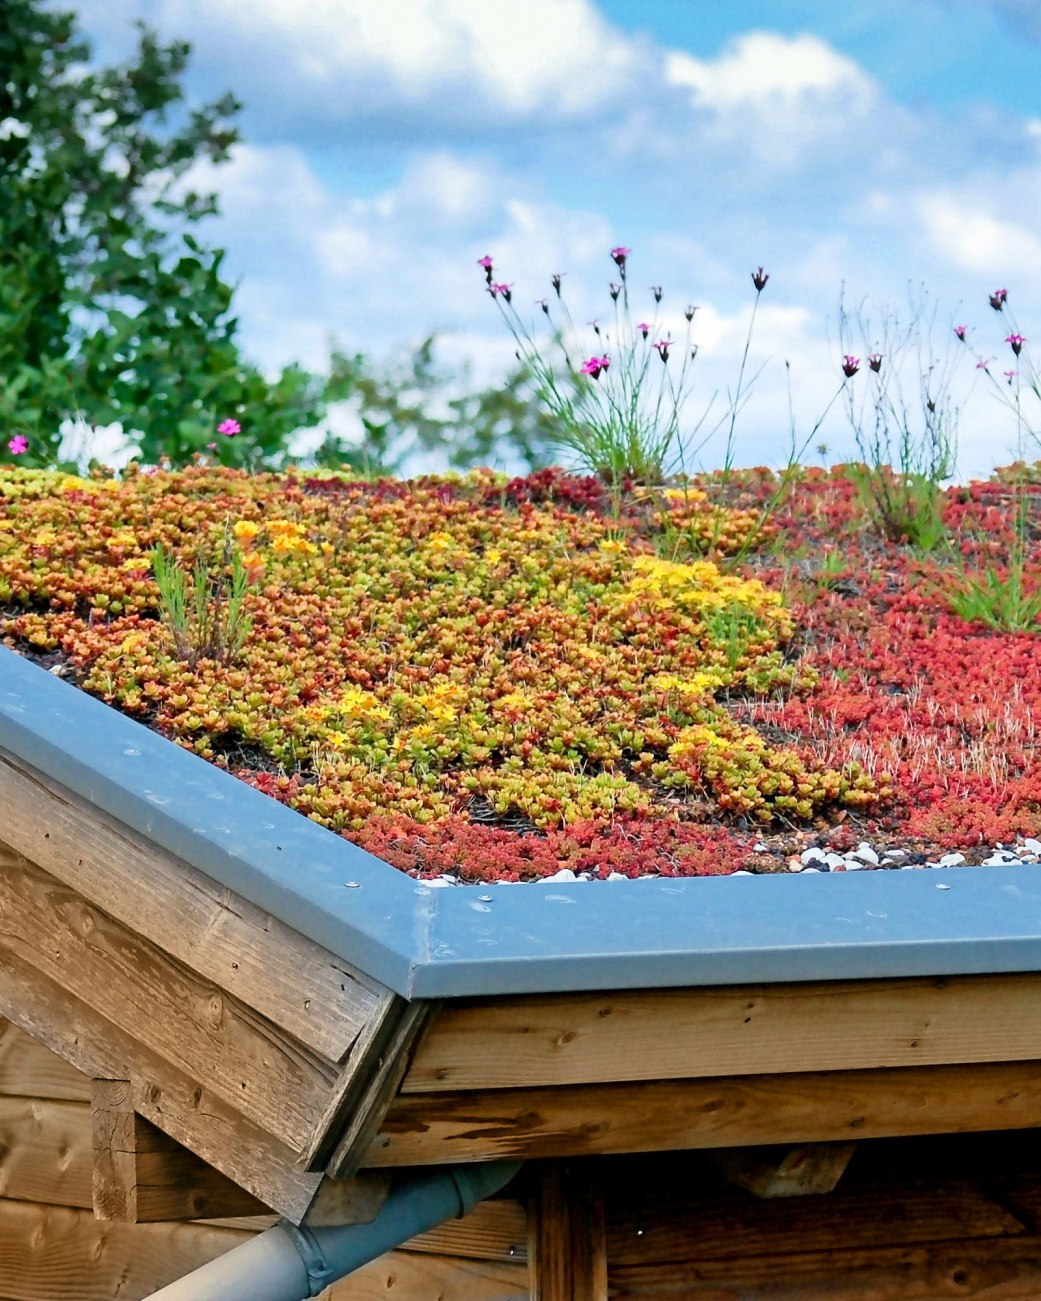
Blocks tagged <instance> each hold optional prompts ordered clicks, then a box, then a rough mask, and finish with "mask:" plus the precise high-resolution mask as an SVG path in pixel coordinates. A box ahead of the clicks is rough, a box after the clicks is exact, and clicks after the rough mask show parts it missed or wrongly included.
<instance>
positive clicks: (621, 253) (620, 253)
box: [611, 244, 632, 267]
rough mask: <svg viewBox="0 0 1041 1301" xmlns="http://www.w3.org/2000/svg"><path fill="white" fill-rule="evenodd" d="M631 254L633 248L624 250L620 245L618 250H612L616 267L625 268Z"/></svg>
mask: <svg viewBox="0 0 1041 1301" xmlns="http://www.w3.org/2000/svg"><path fill="white" fill-rule="evenodd" d="M631 252H632V249H631V248H622V246H621V245H620V244H619V246H618V247H617V248H613V249H612V250H611V256H612V257H613V258H614V261H615V266H619V267H624V266H625V259H626V258H627V257H628V256H629V254H630V253H631Z"/></svg>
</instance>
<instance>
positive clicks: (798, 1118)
mask: <svg viewBox="0 0 1041 1301" xmlns="http://www.w3.org/2000/svg"><path fill="white" fill-rule="evenodd" d="M0 865H2V872H0V1014H2V1016H3V1017H5V1018H6V1022H5V1023H4V1024H3V1026H2V1030H0V1298H3V1299H4V1301H15V1299H16V1298H17V1299H18V1301H43V1299H44V1298H47V1301H56V1299H59V1298H70V1299H72V1298H75V1299H76V1301H87V1299H89V1301H93V1299H94V1298H107V1297H119V1298H121V1299H122V1301H132V1299H133V1298H137V1297H145V1296H151V1295H154V1294H157V1293H159V1294H160V1295H161V1294H162V1291H161V1290H163V1291H165V1290H166V1289H167V1288H168V1287H169V1288H171V1289H172V1288H173V1287H175V1286H176V1285H177V1281H178V1280H181V1285H182V1287H183V1288H186V1289H188V1290H183V1291H182V1292H179V1293H177V1294H176V1295H179V1296H182V1295H183V1296H185V1297H187V1296H197V1297H208V1296H211V1295H212V1296H225V1297H228V1298H229V1299H230V1298H233V1297H235V1296H239V1295H241V1296H243V1297H246V1296H249V1297H253V1296H254V1295H255V1293H254V1291H253V1290H251V1289H250V1290H245V1291H242V1290H240V1291H235V1290H229V1288H228V1286H227V1285H225V1286H224V1290H220V1288H219V1285H218V1284H213V1285H212V1286H213V1288H214V1289H215V1290H213V1291H207V1290H206V1289H207V1287H210V1286H211V1284H209V1283H208V1282H207V1281H206V1278H205V1275H204V1273H199V1274H195V1271H196V1270H198V1269H199V1267H201V1266H205V1264H206V1262H207V1261H209V1260H217V1259H223V1260H224V1261H225V1262H231V1261H233V1260H234V1259H236V1257H234V1256H233V1255H232V1254H230V1253H231V1251H232V1249H233V1248H235V1247H241V1246H243V1244H247V1243H256V1242H259V1241H261V1239H260V1238H258V1237H256V1236H255V1235H257V1234H258V1233H260V1231H261V1230H264V1229H267V1228H268V1226H270V1225H272V1224H273V1223H274V1222H275V1221H276V1220H279V1221H280V1223H281V1224H282V1225H283V1226H285V1227H283V1228H282V1229H279V1230H278V1231H277V1233H278V1234H280V1235H282V1236H281V1238H280V1242H282V1244H283V1247H284V1249H285V1250H286V1251H296V1252H298V1253H299V1257H298V1261H297V1263H296V1265H295V1266H294V1267H298V1268H299V1269H300V1270H301V1271H302V1273H301V1277H302V1278H303V1279H304V1281H305V1283H306V1288H307V1290H304V1289H303V1288H301V1290H300V1291H299V1295H301V1296H304V1295H318V1294H322V1295H324V1296H327V1297H330V1298H336V1301H347V1299H348V1298H352V1299H353V1298H358V1299H359V1301H361V1299H362V1298H370V1297H371V1298H375V1297H384V1298H386V1297H390V1298H392V1299H394V1301H412V1299H413V1298H415V1301H429V1299H430V1298H434V1297H437V1298H441V1299H442V1301H506V1299H507V1298H510V1299H512V1298H523V1297H529V1296H530V1297H537V1298H541V1299H542V1301H576V1299H580V1301H586V1299H587V1298H588V1299H589V1301H594V1299H596V1298H607V1297H608V1296H610V1297H630V1296H631V1297H652V1296H662V1297H665V1296H671V1297H681V1296H682V1297H687V1296H690V1297H706V1298H708V1297H711V1298H724V1297H727V1298H731V1297H758V1296H771V1297H783V1296H790V1297H807V1296H812V1297H821V1298H824V1297H836V1298H838V1297H842V1298H863V1299H864V1301H867V1298H869V1297H871V1298H878V1297H890V1296H892V1297H894V1298H896V1297H901V1298H902V1297H920V1298H926V1297H948V1296H959V1297H969V1296H981V1297H982V1296H987V1297H994V1298H996V1297H1000V1298H1007V1297H1036V1296H1038V1295H1041V1234H1039V1228H1041V1225H1039V1217H1041V1180H1039V1179H1038V1178H1037V1177H1036V1175H1035V1173H1034V1171H1035V1170H1036V1169H1037V1160H1036V1157H1037V1153H1038V1151H1039V1147H1038V1144H1037V1143H1035V1141H1034V1135H1033V1133H1032V1131H1033V1130H1034V1128H1035V1127H1038V1126H1041V1013H1039V1011H1038V1007H1039V999H1038V992H1039V977H1038V975H1037V973H1038V972H1039V971H1041V868H1039V867H1016V868H988V869H976V868H955V869H947V870H944V871H894V872H870V873H858V874H850V875H836V876H825V875H821V876H814V877H809V876H784V877H758V878H757V877H731V878H711V879H695V880H653V881H632V882H629V881H626V882H602V883H581V882H576V883H574V884H571V883H568V884H561V883H544V884H539V885H524V886H490V887H487V888H481V887H457V888H445V889H435V888H433V887H431V886H429V885H426V884H423V883H421V882H417V881H415V880H413V879H411V878H409V877H408V876H406V875H404V874H402V873H400V872H397V871H395V870H393V869H392V868H390V867H388V866H387V865H385V864H383V863H381V862H379V861H378V860H376V859H374V858H372V857H371V856H369V855H367V854H365V853H364V852H362V851H361V850H359V849H357V848H355V847H354V846H352V845H350V844H348V843H347V842H346V841H344V840H342V839H340V838H338V837H336V836H334V835H333V834H331V833H329V832H327V831H325V830H324V829H322V828H320V827H318V826H317V825H315V824H314V823H311V822H309V821H308V820H306V819H305V818H302V817H300V816H299V815H298V814H296V813H294V812H292V811H291V810H288V809H286V808H284V807H282V806H281V805H278V804H276V803H275V802H274V801H272V800H270V799H268V798H267V797H266V796H264V795H262V794H260V793H259V792H257V791H254V790H252V789H250V788H248V787H246V786H244V785H242V784H241V783H239V782H237V781H236V780H235V779H234V778H232V777H230V776H229V775H228V774H226V773H224V772H221V771H220V770H218V769H216V768H213V767H211V766H209V765H207V764H206V763H204V762H203V761H202V760H200V759H198V758H196V757H195V756H193V755H191V754H189V753H187V752H186V751H184V750H181V749H179V748H178V747H177V746H175V745H173V744H171V743H169V742H167V741H165V740H164V739H162V738H161V737H159V736H157V735H155V734H153V733H152V732H150V731H149V730H147V729H146V728H144V727H142V726H141V725H139V724H137V723H134V722H132V721H130V720H128V719H126V718H125V717H123V716H122V715H120V714H119V713H117V712H115V711H114V710H111V709H109V708H108V707H106V706H104V705H102V704H100V703H99V702H97V701H95V700H92V699H90V698H88V697H86V696H84V695H83V694H82V693H79V692H77V691H76V690H74V689H73V688H71V687H69V686H68V685H66V684H65V683H62V682H61V681H60V680H58V679H57V678H55V677H53V676H51V675H49V674H48V673H46V672H45V671H44V670H42V669H40V668H38V667H36V666H34V665H32V664H30V663H28V662H27V661H25V660H24V659H21V658H20V657H18V656H17V655H14V654H13V653H11V652H9V651H6V650H3V649H0ZM1002 1131H1004V1133H1002ZM925 1136H929V1137H925ZM433 1190H437V1191H436V1196H435V1194H434V1191H433ZM487 1193H492V1194H493V1196H492V1197H491V1199H490V1200H484V1199H483V1198H484V1195H485V1194H487ZM794 1194H802V1195H794ZM471 1205H472V1206H473V1209H471V1210H469V1213H468V1214H466V1215H465V1217H464V1218H461V1219H452V1220H448V1221H447V1222H446V1223H443V1224H442V1223H440V1222H439V1220H441V1219H445V1218H446V1217H447V1216H452V1215H454V1214H457V1213H458V1212H459V1211H461V1210H464V1209H466V1208H467V1207H468V1206H471ZM421 1208H422V1209H421ZM439 1208H440V1209H439ZM424 1216H425V1217H426V1218H425V1219H424ZM333 1226H348V1227H346V1228H344V1227H333ZM265 1240H268V1239H267V1238H265ZM345 1243H346V1244H347V1247H346V1248H343V1250H344V1251H345V1252H346V1254H345V1255H344V1256H343V1259H349V1260H350V1261H351V1262H352V1263H351V1265H350V1272H349V1273H347V1274H346V1275H345V1276H343V1277H342V1278H341V1279H340V1281H336V1278H337V1277H338V1276H337V1274H336V1270H337V1268H338V1265H337V1262H336V1259H335V1258H336V1257H337V1253H339V1252H341V1248H342V1247H343V1244H345ZM285 1244H288V1246H286V1245H285ZM283 1247H280V1248H279V1250H282V1249H283ZM351 1253H353V1254H351ZM240 1258H241V1259H242V1260H246V1259H247V1256H246V1255H245V1254H243V1255H242V1256H241V1257H240ZM358 1262H361V1263H360V1264H359V1263H358ZM366 1262H368V1263H366ZM341 1263H342V1261H341ZM356 1266H357V1267H356ZM209 1268H211V1269H216V1268H217V1267H216V1266H210V1267H209ZM227 1268H228V1271H229V1273H228V1277H232V1276H233V1275H232V1273H231V1271H232V1270H233V1266H231V1265H228V1266H227ZM340 1273H342V1270H340ZM193 1278H194V1279H196V1280H198V1281H197V1282H192V1279H193ZM323 1289H325V1290H323ZM169 1294H170V1295H174V1293H173V1292H172V1291H171V1292H170V1293H169ZM265 1295H267V1293H265ZM272 1295H273V1293H272Z"/></svg>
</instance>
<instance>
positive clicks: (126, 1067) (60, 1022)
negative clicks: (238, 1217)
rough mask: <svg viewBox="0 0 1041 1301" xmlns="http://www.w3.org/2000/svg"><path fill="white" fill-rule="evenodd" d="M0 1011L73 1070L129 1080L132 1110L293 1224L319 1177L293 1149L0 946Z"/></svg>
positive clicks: (305, 1210)
mask: <svg viewBox="0 0 1041 1301" xmlns="http://www.w3.org/2000/svg"><path fill="white" fill-rule="evenodd" d="M0 1014H3V1015H5V1016H7V1017H9V1018H10V1019H11V1020H12V1021H15V1022H17V1024H18V1025H20V1026H21V1028H22V1029H23V1030H24V1031H25V1032H26V1033H27V1034H30V1035H32V1036H33V1038H35V1039H37V1040H39V1041H40V1042H42V1043H44V1044H45V1045H46V1046H47V1047H48V1048H50V1049H51V1051H52V1052H55V1053H57V1054H58V1055H59V1056H61V1057H62V1058H64V1059H65V1060H66V1061H68V1062H71V1063H72V1065H73V1066H75V1067H76V1069H77V1070H79V1071H82V1072H83V1073H84V1074H86V1075H88V1076H91V1077H92V1078H97V1079H128V1080H130V1081H131V1083H132V1084H133V1089H134V1108H135V1110H136V1111H138V1112H140V1113H141V1115H143V1116H145V1117H146V1118H147V1119H148V1120H150V1121H152V1123H153V1124H155V1125H158V1127H159V1128H160V1129H161V1130H163V1132H164V1133H166V1134H169V1135H170V1137H171V1138H174V1139H176V1140H177V1142H179V1143H181V1144H183V1145H184V1146H185V1147H187V1148H190V1149H191V1150H192V1151H193V1152H195V1153H196V1155H197V1156H201V1157H202V1159H203V1160H204V1161H207V1162H208V1163H209V1164H210V1165H213V1166H216V1167H217V1169H218V1170H221V1171H222V1172H223V1173H224V1174H226V1175H227V1176H228V1178H229V1179H233V1180H234V1181H235V1183H237V1184H239V1185H240V1186H241V1187H243V1188H245V1189H247V1191H249V1192H251V1193H252V1194H253V1195H254V1196H255V1197H257V1198H259V1199H260V1201H262V1202H264V1204H265V1205H267V1206H271V1207H272V1208H273V1209H275V1210H277V1211H278V1212H279V1213H280V1214H282V1215H285V1216H286V1217H287V1218H288V1219H291V1220H293V1221H294V1223H299V1222H300V1221H301V1219H302V1218H303V1217H304V1215H305V1214H306V1213H307V1210H308V1208H309V1207H310V1205H311V1202H312V1201H313V1199H314V1195H315V1192H316V1191H317V1189H318V1185H319V1183H320V1182H321V1176H320V1175H318V1174H308V1173H306V1172H305V1171H302V1170H301V1169H300V1168H299V1165H298V1164H297V1154H296V1153H295V1152H294V1151H293V1150H292V1149H291V1148H289V1147H287V1146H286V1145H285V1144H283V1143H280V1142H279V1141H278V1140H277V1139H275V1138H273V1137H272V1136H271V1135H270V1134H268V1133H267V1132H266V1131H264V1130H262V1129H260V1128H259V1127H258V1126H256V1125H253V1124H252V1123H250V1122H249V1121H248V1120H246V1118H245V1117H243V1116H242V1115H241V1114H240V1113H239V1112H237V1111H236V1110H235V1109H234V1108H233V1107H231V1106H230V1105H228V1104H227V1103H225V1102H224V1101H223V1100H222V1099H221V1098H220V1097H218V1096H217V1095H216V1094H214V1093H212V1092H211V1091H210V1089H209V1088H207V1087H206V1085H205V1084H203V1082H202V1081H201V1080H199V1079H197V1078H195V1077H193V1076H190V1075H188V1074H186V1073H185V1072H183V1071H179V1070H177V1069H176V1068H175V1067H173V1066H171V1064H170V1063H169V1062H166V1061H164V1060H163V1059H162V1058H161V1057H159V1056H158V1055H157V1054H156V1053H154V1052H152V1051H151V1050H150V1049H148V1048H147V1047H145V1046H144V1045H143V1044H141V1043H140V1042H138V1041H137V1040H136V1039H134V1038H132V1037H131V1036H130V1035H129V1034H127V1033H126V1031H125V1030H123V1029H122V1027H120V1026H118V1025H116V1024H115V1023H114V1022H112V1021H108V1020H106V1019H105V1018H104V1017H102V1016H100V1015H99V1014H98V1013H97V1012H96V1011H95V1010H94V1008H92V1007H90V1006H88V1004H86V1003H84V1002H81V1001H80V1000H79V999H77V998H75V997H74V996H73V995H72V994H70V993H69V992H68V990H66V989H64V988H63V987H62V986H61V985H59V984H57V983H56V982H54V981H52V980H50V979H49V978H48V977H46V976H44V975H42V974H41V973H40V972H39V971H38V970H37V969H36V968H34V967H32V966H30V965H28V964H27V963H25V962H23V961H22V960H21V959H19V958H18V957H16V956H15V955H14V954H13V953H11V952H10V950H8V949H6V948H5V947H3V946H2V945H0Z"/></svg>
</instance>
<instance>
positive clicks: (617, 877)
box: [607, 872, 629, 881]
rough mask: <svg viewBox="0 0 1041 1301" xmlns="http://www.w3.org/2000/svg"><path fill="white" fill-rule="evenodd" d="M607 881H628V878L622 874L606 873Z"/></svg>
mask: <svg viewBox="0 0 1041 1301" xmlns="http://www.w3.org/2000/svg"><path fill="white" fill-rule="evenodd" d="M607 879H608V880H609V881H628V879H629V878H628V877H627V876H626V875H625V873H624V872H608V874H607Z"/></svg>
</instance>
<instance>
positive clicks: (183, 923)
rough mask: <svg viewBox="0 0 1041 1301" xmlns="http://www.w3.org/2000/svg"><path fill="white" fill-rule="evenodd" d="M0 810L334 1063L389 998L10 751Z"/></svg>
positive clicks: (45, 860) (12, 840) (53, 864)
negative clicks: (382, 1001) (24, 762)
mask: <svg viewBox="0 0 1041 1301" xmlns="http://www.w3.org/2000/svg"><path fill="white" fill-rule="evenodd" d="M0 808H2V809H3V811H4V819H3V828H2V839H3V840H4V841H6V842H7V843H8V844H9V845H11V846H12V847H13V848H14V849H16V850H18V851H19V852H20V853H21V854H24V855H25V857H26V858H29V859H31V860H32V861H33V862H34V863H38V864H39V865H40V866H41V867H43V868H44V869H45V870H46V871H47V872H49V873H51V875H53V876H55V877H57V878H58V879H59V880H61V881H62V882H64V884H65V885H67V886H69V887H70V888H71V889H73V890H75V891H77V892H78V893H79V894H81V895H83V896H85V897H86V898H88V899H91V900H92V901H93V902H94V903H95V904H97V906H98V907H100V908H102V909H104V910H105V912H107V913H108V914H109V916H110V917H113V918H115V919H116V920H118V921H121V922H123V923H124V924H125V925H127V926H129V927H130V929H131V930H133V931H135V932H137V933H138V934H140V935H143V936H145V937H146V938H147V939H150V940H152V941H153V942H154V943H156V944H159V945H160V946H161V947H162V948H163V949H164V950H165V951H166V952H167V953H169V954H171V955H172V956H173V957H174V958H176V959H178V960H179V961H180V962H183V963H184V964H185V965H186V966H187V967H189V968H191V969H192V970H193V971H196V972H198V973H199V975H200V976H202V977H204V978H205V979H207V980H210V981H213V982H214V983H216V984H217V985H219V986H220V987H221V988H222V989H226V990H227V991H228V992H229V993H231V994H232V995H235V996H237V997H239V998H240V999H241V1000H242V1001H243V1002H245V1003H248V1004H249V1005H250V1006H251V1007H255V1008H256V1009H257V1011H258V1012H260V1013H261V1015H262V1016H265V1017H267V1018H268V1019H269V1020H270V1021H271V1022H272V1023H273V1024H274V1025H276V1026H278V1027H280V1028H281V1029H282V1030H288V1031H290V1032H291V1033H292V1035H293V1037H294V1038H296V1039H298V1040H300V1042H301V1043H303V1044H304V1045H306V1046H307V1047H308V1048H310V1049H311V1050H312V1051H314V1052H316V1053H318V1054H320V1055H321V1056H323V1057H326V1058H328V1059H329V1060H330V1061H334V1062H339V1061H342V1060H343V1059H344V1058H345V1057H346V1055H347V1053H348V1052H349V1051H350V1048H351V1045H352V1044H353V1043H354V1040H355V1039H356V1038H357V1036H358V1035H359V1033H360V1032H361V1029H362V1027H363V1026H364V1025H366V1024H367V1023H368V1022H369V1021H370V1019H371V1018H372V1016H373V1015H374V1014H375V1013H376V1011H377V1004H378V1003H379V1002H380V1000H381V999H385V998H386V997H387V995H388V994H389V991H387V990H386V989H385V988H384V986H382V985H380V984H379V983H378V982H376V981H374V980H372V979H371V977H369V976H367V975H365V973H364V972H361V971H359V970H358V969H357V968H356V967H352V966H351V964H350V963H348V962H345V961H343V959H342V958H337V957H335V956H334V955H333V954H331V953H329V952H328V951H327V950H325V949H323V948H321V947H320V946H319V945H317V944H315V943H314V942H313V941H311V940H308V939H306V938H305V937H304V936H303V935H301V934H299V932H297V931H294V930H292V929H291V928H290V927H288V926H285V925H284V924H283V923H282V922H279V921H277V920H276V919H275V918H273V917H271V916H269V915H268V914H267V913H265V912H263V911H262V910H261V909H259V908H256V907H255V906H254V905H252V904H250V903H249V902H247V900H245V899H243V898H241V897H240V896H238V895H235V894H233V893H232V892H231V891H230V890H226V889H224V888H223V887H222V886H219V885H218V884H217V883H216V882H215V881H212V880H211V879H210V878H209V877H207V876H205V875H204V874H203V873H202V872H199V871H198V870H196V869H195V868H193V867H191V866H190V865H189V864H187V863H185V862H184V861H183V860H181V859H179V858H176V857H174V856H173V855H171V854H168V853H166V852H165V851H164V850H161V849H159V848H158V847H157V846H156V845H154V844H151V843H150V842H149V841H148V840H147V839H146V838H145V837H143V836H140V835H138V834H137V833H136V832H134V831H132V830H131V829H130V828H129V827H126V826H123V825H122V824H121V823H119V822H117V821H116V820H115V819H114V818H110V817H109V816H108V815H107V814H105V813H103V812H102V811H101V810H100V809H97V808H95V807H94V806H92V805H89V804H87V803H86V802H85V801H83V800H80V799H79V798H78V797H77V796H75V795H72V794H71V793H70V792H69V791H67V790H65V789H64V788H62V787H61V786H59V785H57V784H56V783H54V782H52V781H51V779H50V778H49V777H46V776H44V775H43V774H42V773H39V772H37V771H36V770H34V769H31V768H29V767H28V766H27V765H25V764H23V763H22V761H21V760H18V759H15V758H14V757H13V756H12V755H10V754H9V753H7V752H5V751H4V750H3V749H2V748H0Z"/></svg>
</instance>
